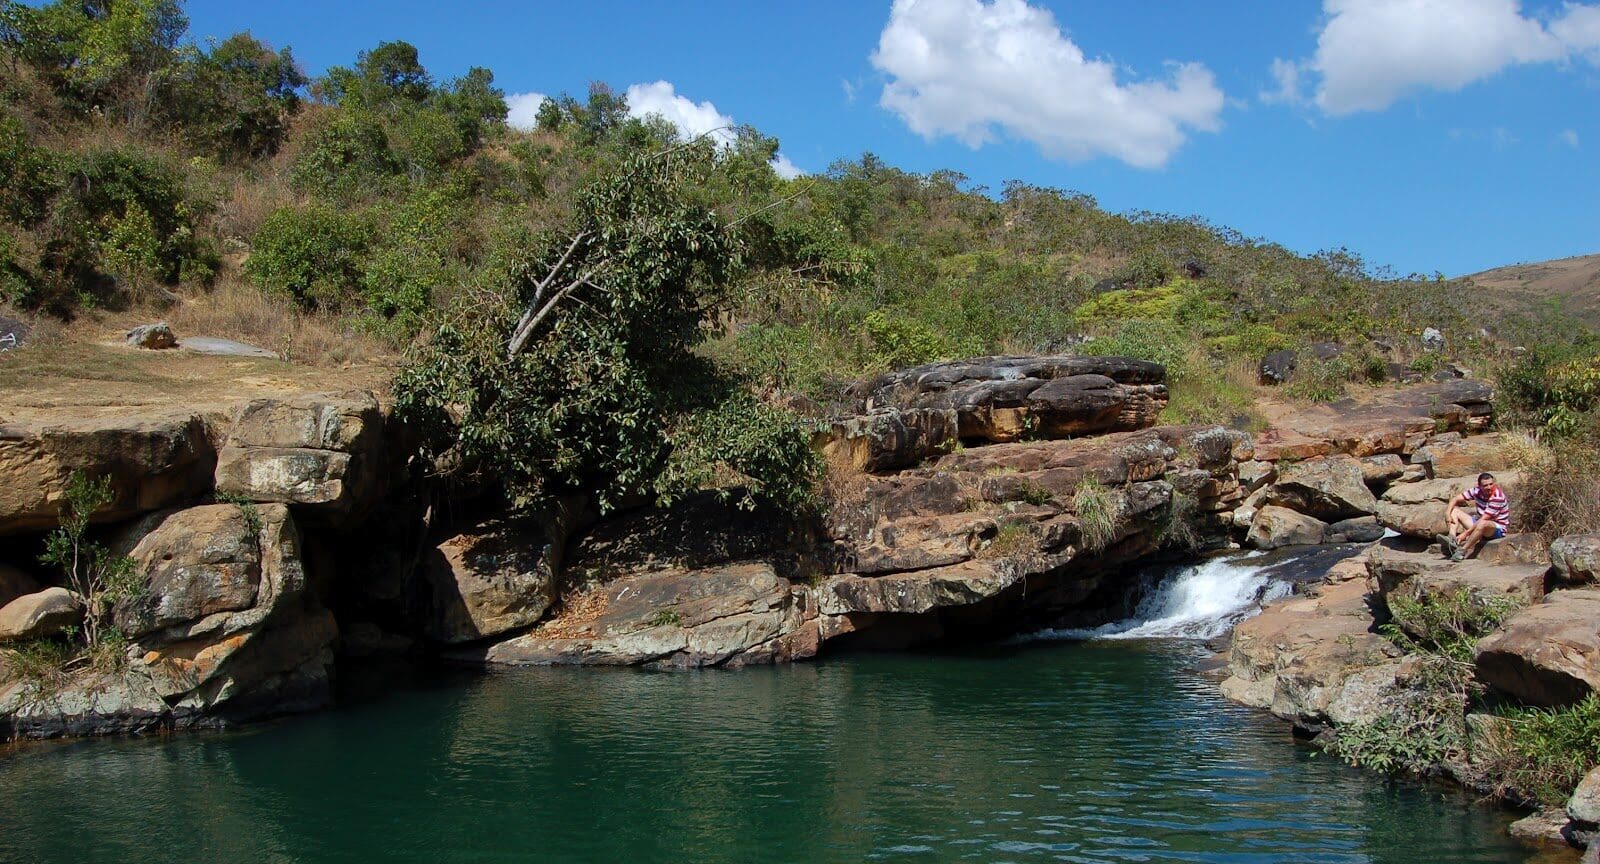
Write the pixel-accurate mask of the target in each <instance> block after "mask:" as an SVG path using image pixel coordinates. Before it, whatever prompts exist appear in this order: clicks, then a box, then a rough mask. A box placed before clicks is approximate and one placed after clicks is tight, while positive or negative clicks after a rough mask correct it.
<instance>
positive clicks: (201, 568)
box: [115, 504, 299, 639]
mask: <svg viewBox="0 0 1600 864" xmlns="http://www.w3.org/2000/svg"><path fill="white" fill-rule="evenodd" d="M255 518H257V519H259V520H260V522H261V526H260V532H259V533H258V531H257V526H255V525H253V524H252V517H251V516H250V514H248V513H246V511H245V509H244V508H241V507H238V506H236V505H233V504H212V505H207V506H201V507H192V508H189V509H187V510H178V511H175V512H167V513H160V514H156V515H154V516H150V517H146V518H145V519H142V520H140V521H139V522H136V523H134V524H133V525H132V526H130V527H129V528H128V529H127V530H126V531H124V532H123V538H122V540H121V541H120V543H119V544H118V545H119V546H120V547H121V548H122V549H123V550H125V551H126V554H128V555H129V556H130V557H132V558H133V560H134V562H135V564H136V565H137V566H138V567H139V569H140V571H141V572H143V573H144V574H145V575H146V578H148V579H149V586H150V587H149V590H148V591H147V592H145V593H144V594H142V595H141V596H139V597H137V598H134V599H132V600H128V601H124V602H123V603H122V604H121V605H120V606H119V607H118V608H117V609H116V613H115V618H116V623H117V627H118V628H120V629H121V630H122V632H123V634H124V635H126V636H128V637H129V638H131V639H137V638H139V637H141V636H144V635H145V634H147V633H153V632H155V631H157V630H161V629H165V628H167V627H171V626H173V625H175V624H182V623H184V622H186V621H196V620H199V619H201V618H204V617H206V616H207V615H213V614H216V613H218V612H237V611H239V610H242V609H248V608H250V607H251V606H254V605H255V602H256V594H257V590H258V589H259V587H260V584H261V579H262V575H263V571H264V570H267V569H272V570H281V569H282V568H284V567H298V566H299V562H298V561H293V562H285V561H284V560H283V556H284V554H285V553H288V554H291V555H292V554H294V549H293V548H292V545H290V544H285V543H283V542H281V541H282V536H281V535H282V532H283V530H284V528H285V526H286V525H287V524H288V513H287V511H286V510H285V509H284V507H283V506H282V505H272V504H267V505H262V506H261V507H259V508H256V513H255ZM286 546H288V547H289V548H286ZM264 557H265V558H266V559H267V560H263V558H264Z"/></svg>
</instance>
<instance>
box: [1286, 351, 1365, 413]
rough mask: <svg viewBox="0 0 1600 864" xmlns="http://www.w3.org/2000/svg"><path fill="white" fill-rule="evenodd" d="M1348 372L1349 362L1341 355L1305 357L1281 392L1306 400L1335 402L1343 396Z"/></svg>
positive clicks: (1347, 380)
mask: <svg viewBox="0 0 1600 864" xmlns="http://www.w3.org/2000/svg"><path fill="white" fill-rule="evenodd" d="M1350 374H1351V373H1350V363H1349V361H1347V360H1345V358H1344V357H1342V356H1341V357H1334V358H1331V359H1328V360H1316V359H1312V358H1307V359H1305V360H1303V361H1301V363H1300V365H1299V368H1297V369H1295V372H1294V378H1293V380H1291V381H1290V382H1289V383H1288V385H1287V386H1285V387H1284V388H1283V392H1284V394H1285V395H1287V396H1289V397H1290V398H1292V399H1300V400H1303V401H1306V402H1336V401H1338V400H1340V399H1343V398H1344V388H1345V384H1347V383H1348V382H1349V381H1350Z"/></svg>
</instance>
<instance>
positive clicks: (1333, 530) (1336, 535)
mask: <svg viewBox="0 0 1600 864" xmlns="http://www.w3.org/2000/svg"><path fill="white" fill-rule="evenodd" d="M1381 537H1383V526H1382V525H1379V524H1378V520H1377V518H1376V517H1373V516H1358V517H1356V518H1354V519H1344V520H1341V521H1338V522H1334V523H1332V524H1331V525H1329V526H1328V528H1327V531H1326V532H1325V533H1324V536H1323V542H1325V543H1371V542H1372V541H1374V540H1377V539H1379V538H1381Z"/></svg>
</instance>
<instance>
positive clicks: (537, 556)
mask: <svg viewBox="0 0 1600 864" xmlns="http://www.w3.org/2000/svg"><path fill="white" fill-rule="evenodd" d="M560 542H561V538H551V537H550V536H549V535H548V534H547V533H546V531H545V529H544V528H543V527H542V526H541V525H540V524H539V523H538V522H537V521H536V520H533V519H514V520H505V521H501V520H497V521H492V522H488V523H485V524H482V525H478V526H476V527H474V528H472V529H471V530H469V531H466V532H463V533H460V534H456V535H455V536H453V537H450V538H449V539H447V540H445V541H444V542H442V543H440V544H439V545H437V546H435V547H434V548H433V549H432V550H431V551H430V552H429V553H428V555H427V557H426V558H425V559H424V560H423V562H422V568H421V573H422V577H423V579H424V581H425V582H426V583H427V585H428V588H429V599H430V603H429V614H428V617H427V618H426V619H425V620H424V621H423V632H424V633H426V634H427V636H428V637H429V638H430V639H433V640H435V641H438V642H446V643H458V642H470V641H472V640H474V639H482V638H484V637H487V636H497V635H499V634H501V633H505V632H506V631H508V630H515V629H517V628H520V627H527V626H530V625H532V624H534V623H535V622H537V621H538V620H539V619H540V618H541V617H542V616H543V615H544V613H545V610H547V609H549V608H550V605H551V604H552V603H554V602H555V599H556V575H557V572H558V570H559V567H560Z"/></svg>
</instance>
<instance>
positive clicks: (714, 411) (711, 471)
mask: <svg viewBox="0 0 1600 864" xmlns="http://www.w3.org/2000/svg"><path fill="white" fill-rule="evenodd" d="M668 437H669V440H670V447H671V455H670V456H669V457H668V459H667V464H666V467H665V468H664V469H663V470H662V472H661V474H660V475H659V476H658V477H656V479H655V484H654V491H655V492H656V495H657V499H658V500H661V501H664V502H670V501H672V500H674V499H675V498H677V497H678V496H680V495H682V494H683V493H685V492H688V491H691V490H694V489H703V488H717V489H721V490H724V494H726V490H728V489H729V487H730V486H732V485H735V484H737V485H739V486H742V487H744V488H748V489H749V490H751V491H752V492H755V493H757V494H759V495H761V496H763V497H765V498H767V499H769V500H771V501H774V502H777V503H778V504H780V505H783V506H784V507H786V508H788V509H790V510H791V512H793V511H798V510H801V509H804V508H807V507H810V506H811V505H812V504H814V503H815V502H814V500H813V497H812V493H813V488H814V486H815V484H816V481H817V480H818V479H819V478H820V475H821V470H822V469H821V464H820V463H819V462H818V460H817V456H816V453H815V452H814V451H813V450H812V449H811V442H810V438H811V436H810V430H809V428H807V427H806V425H805V424H804V423H803V422H802V421H801V420H800V419H799V418H798V417H795V416H794V415H793V414H792V413H790V412H788V411H784V410H781V409H778V408H774V407H773V406H771V405H768V404H766V403H764V402H762V401H761V400H759V399H757V398H755V397H754V396H752V395H750V394H749V393H747V392H744V391H742V390H738V389H734V390H732V391H731V392H728V393H727V394H726V395H725V396H724V398H723V399H722V400H721V401H720V402H718V403H717V404H716V405H714V406H711V407H709V408H706V409H703V410H700V411H697V412H695V413H692V414H689V415H688V416H686V417H683V418H681V420H680V421H679V422H678V425H677V428H674V429H673V430H671V432H670V433H669V436H668ZM738 503H739V504H740V505H742V506H754V501H753V500H752V499H751V498H750V497H749V496H742V497H740V498H739V499H738Z"/></svg>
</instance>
